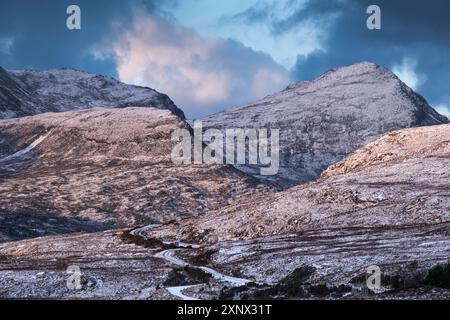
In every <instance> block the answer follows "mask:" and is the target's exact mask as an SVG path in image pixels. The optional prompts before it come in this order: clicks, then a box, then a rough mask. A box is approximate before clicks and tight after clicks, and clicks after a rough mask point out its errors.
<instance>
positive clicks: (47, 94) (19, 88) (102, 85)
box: [0, 67, 184, 119]
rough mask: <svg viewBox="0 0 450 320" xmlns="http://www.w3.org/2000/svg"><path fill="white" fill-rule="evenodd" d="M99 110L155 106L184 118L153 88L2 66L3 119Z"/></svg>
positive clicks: (66, 72)
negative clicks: (10, 68)
mask: <svg viewBox="0 0 450 320" xmlns="http://www.w3.org/2000/svg"><path fill="white" fill-rule="evenodd" d="M96 107H105V108H125V107H153V108H157V109H167V110H170V111H172V113H174V114H175V115H177V116H179V117H181V118H182V119H184V113H183V111H181V110H180V109H178V108H177V106H176V105H175V104H174V103H173V102H172V100H170V98H169V97H168V96H167V95H165V94H162V93H159V92H157V91H155V90H153V89H150V88H145V87H139V86H134V85H128V84H124V83H121V82H119V81H117V80H115V79H113V78H109V77H105V76H101V75H94V74H90V73H85V72H81V71H77V70H73V69H67V68H63V69H52V70H46V71H31V70H24V71H17V70H15V71H8V70H5V69H3V68H1V67H0V119H2V118H3V119H5V118H16V117H23V116H30V115H36V114H39V113H45V112H63V111H74V110H80V109H89V108H96Z"/></svg>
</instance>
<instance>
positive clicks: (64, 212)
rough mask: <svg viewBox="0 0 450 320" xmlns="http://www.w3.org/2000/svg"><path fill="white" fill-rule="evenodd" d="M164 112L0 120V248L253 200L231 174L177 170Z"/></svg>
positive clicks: (242, 179)
mask: <svg viewBox="0 0 450 320" xmlns="http://www.w3.org/2000/svg"><path fill="white" fill-rule="evenodd" d="M176 128H188V126H187V124H186V122H185V121H184V120H182V119H180V118H179V117H178V116H176V115H174V114H173V113H172V112H171V111H169V110H162V109H156V108H124V109H104V108H96V109H90V110H82V111H72V112H63V113H45V114H41V115H37V116H33V117H23V118H18V119H10V120H2V121H0V194H1V195H2V196H1V197H0V221H1V223H0V240H2V241H7V240H16V239H22V238H27V237H34V236H41V235H45V234H55V233H56V234H57V233H67V232H76V231H89V232H91V231H96V230H103V229H110V228H114V227H119V226H135V225H140V224H148V223H153V222H167V221H169V220H172V219H178V218H183V217H190V216H197V215H202V214H206V213H208V212H210V211H213V210H215V209H218V208H220V207H222V206H225V205H227V204H229V203H232V202H233V201H234V200H237V199H239V198H241V197H242V198H245V197H248V196H250V195H251V194H253V193H258V192H263V193H264V190H267V188H266V187H261V188H258V186H257V184H256V182H255V180H254V179H253V178H251V177H248V176H246V175H244V174H242V173H241V172H239V171H237V170H236V169H234V168H233V167H231V166H206V165H204V166H203V165H197V166H177V165H174V164H173V163H172V161H171V158H170V155H171V151H172V147H173V146H174V144H175V142H172V141H171V135H172V132H173V131H174V130H175V129H176Z"/></svg>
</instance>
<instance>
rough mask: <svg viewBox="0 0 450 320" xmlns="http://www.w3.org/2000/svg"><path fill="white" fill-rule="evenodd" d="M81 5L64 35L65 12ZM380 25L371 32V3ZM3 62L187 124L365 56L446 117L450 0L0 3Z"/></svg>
mask: <svg viewBox="0 0 450 320" xmlns="http://www.w3.org/2000/svg"><path fill="white" fill-rule="evenodd" d="M72 4H76V5H78V6H79V7H80V9H81V30H68V29H67V27H66V19H67V17H68V14H67V13H66V9H67V7H68V6H69V5H72ZM372 4H376V5H378V6H379V7H380V9H381V30H369V29H368V28H367V26H366V20H367V18H368V17H369V14H367V13H366V10H367V7H368V6H369V5H372ZM0 8H1V10H0V66H2V67H5V68H7V69H50V68H60V67H69V68H75V69H79V70H82V71H87V72H91V73H96V74H104V75H108V76H112V77H115V78H117V79H119V80H121V81H123V82H126V83H130V84H136V85H142V86H148V87H152V88H154V89H156V90H158V91H160V92H163V93H166V94H168V95H169V96H170V97H171V98H172V100H174V102H175V103H176V104H177V105H178V106H179V107H180V108H182V109H183V110H184V111H185V113H186V115H187V116H188V117H189V118H200V117H205V116H207V115H210V114H213V113H215V112H218V111H221V110H223V109H226V108H229V107H236V106H239V105H243V104H246V103H251V102H255V101H256V100H258V99H260V98H263V97H264V96H266V95H268V94H271V93H274V92H277V91H279V90H281V89H283V88H285V87H286V86H287V85H288V84H290V83H293V82H297V81H301V80H310V79H313V78H314V77H316V76H318V75H320V74H322V73H323V72H326V71H327V70H329V69H331V68H335V67H338V66H343V65H349V64H352V63H356V62H361V61H370V62H374V63H377V64H379V65H381V66H383V67H386V68H389V69H391V70H392V71H394V72H395V73H396V74H397V75H398V76H399V77H400V79H402V80H403V81H404V82H406V83H407V84H408V85H409V86H410V87H412V88H413V89H414V90H416V91H417V92H419V93H420V94H422V95H423V96H424V97H425V98H426V99H427V100H428V102H429V103H430V105H432V106H433V107H435V108H436V109H437V110H438V111H439V112H441V113H443V114H446V115H447V116H450V59H449V57H450V41H449V39H450V18H448V13H449V12H450V1H448V0H430V1H419V0H396V1H392V0H370V1H369V0H227V1H217V0H131V1H130V0H96V1H92V0H70V1H66V0H40V1H31V0H0Z"/></svg>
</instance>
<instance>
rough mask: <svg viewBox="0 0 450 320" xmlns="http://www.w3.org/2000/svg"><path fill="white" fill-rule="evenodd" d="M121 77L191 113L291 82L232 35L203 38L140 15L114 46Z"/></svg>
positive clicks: (208, 110)
mask: <svg viewBox="0 0 450 320" xmlns="http://www.w3.org/2000/svg"><path fill="white" fill-rule="evenodd" d="M114 54H115V56H116V57H117V72H118V74H119V77H120V80H121V81H124V82H127V83H134V84H138V85H144V86H149V87H152V88H155V89H157V90H159V91H161V92H164V93H167V94H168V95H169V96H170V97H171V98H172V99H173V100H174V101H175V102H176V103H177V104H178V106H179V107H181V108H182V109H184V111H185V112H186V114H187V116H193V117H199V116H204V115H207V114H211V113H214V112H216V111H219V110H221V109H223V108H225V107H232V106H237V105H240V104H243V103H248V102H252V101H254V100H257V99H259V98H262V97H263V96H265V95H267V94H269V93H273V92H276V91H278V90H279V89H281V88H283V87H285V86H286V85H287V84H288V83H289V76H288V72H287V70H286V69H285V68H283V67H282V66H280V65H278V64H277V63H276V62H274V61H273V59H272V58H271V57H270V56H269V55H267V54H264V53H262V52H256V51H254V50H252V49H250V48H247V47H245V46H244V45H242V44H241V43H239V42H237V41H233V40H229V39H227V40H226V39H219V38H215V39H210V38H203V37H201V36H200V35H198V34H197V33H196V32H194V31H193V30H190V29H187V28H184V27H181V26H178V25H175V24H173V23H171V22H169V21H167V20H165V19H163V18H161V17H158V16H140V17H137V18H135V21H134V25H133V28H132V29H131V30H130V31H128V32H126V33H125V34H123V35H122V36H121V37H120V38H119V39H118V40H117V41H116V42H115V44H114Z"/></svg>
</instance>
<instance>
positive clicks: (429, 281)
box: [424, 264, 450, 289]
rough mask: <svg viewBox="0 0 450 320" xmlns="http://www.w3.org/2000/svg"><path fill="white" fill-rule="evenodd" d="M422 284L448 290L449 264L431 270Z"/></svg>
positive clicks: (449, 286)
mask: <svg viewBox="0 0 450 320" xmlns="http://www.w3.org/2000/svg"><path fill="white" fill-rule="evenodd" d="M424 283H425V284H426V285H429V286H433V287H439V288H445V289H450V264H447V265H446V266H440V265H438V266H435V267H433V268H431V269H430V270H429V271H428V275H427V277H426V278H425V281H424Z"/></svg>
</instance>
